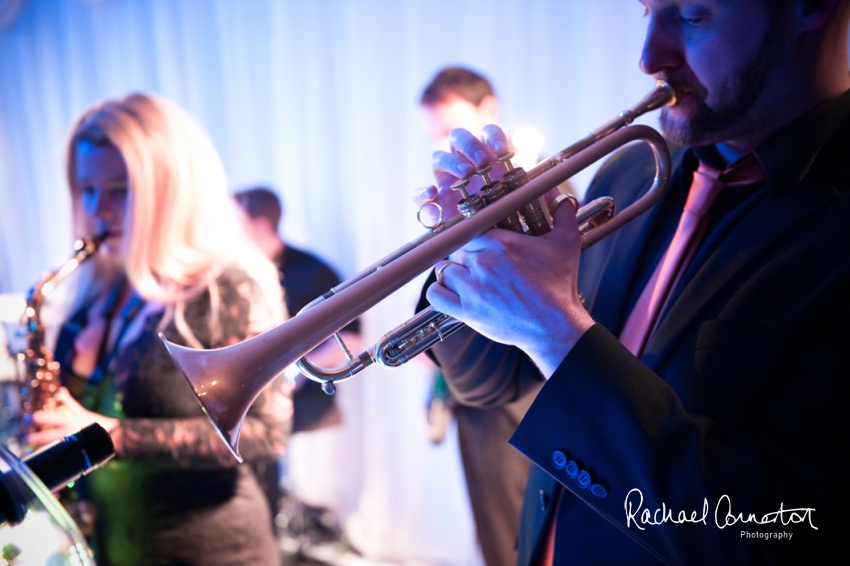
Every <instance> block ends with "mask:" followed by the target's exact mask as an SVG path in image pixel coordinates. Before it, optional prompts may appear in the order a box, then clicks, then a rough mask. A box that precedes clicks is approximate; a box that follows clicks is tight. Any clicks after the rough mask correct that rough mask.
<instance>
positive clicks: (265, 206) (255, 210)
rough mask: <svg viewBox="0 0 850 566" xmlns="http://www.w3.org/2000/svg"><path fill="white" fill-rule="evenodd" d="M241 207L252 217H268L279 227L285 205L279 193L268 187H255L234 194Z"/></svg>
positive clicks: (275, 226) (272, 223)
mask: <svg viewBox="0 0 850 566" xmlns="http://www.w3.org/2000/svg"><path fill="white" fill-rule="evenodd" d="M233 199H234V200H235V201H236V204H238V205H239V208H241V209H242V210H244V211H245V214H247V215H248V216H249V217H251V218H257V217H261V218H266V219H268V221H269V222H270V223H271V225H272V227H273V228H275V229H277V226H278V224H280V219H281V217H282V216H283V206H282V205H281V203H280V198H278V196H277V194H276V193H275V192H274V191H272V190H271V189H268V188H266V187H253V188H250V189H245V190H242V191H239V192H238V193H236V194H234V195H233Z"/></svg>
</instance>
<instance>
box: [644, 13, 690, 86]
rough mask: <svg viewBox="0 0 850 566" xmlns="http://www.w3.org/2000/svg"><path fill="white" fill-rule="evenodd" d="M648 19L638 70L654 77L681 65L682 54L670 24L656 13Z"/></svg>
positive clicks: (651, 14) (677, 38) (661, 15)
mask: <svg viewBox="0 0 850 566" xmlns="http://www.w3.org/2000/svg"><path fill="white" fill-rule="evenodd" d="M648 18H649V24H648V25H647V26H646V37H645V38H644V41H643V50H642V51H641V54H640V70H641V71H643V72H644V73H646V74H648V75H655V74H657V73H661V72H664V71H667V70H669V69H675V68H676V67H679V66H680V65H682V63H683V61H684V54H683V53H682V49H681V43H680V41H679V37H678V36H677V35H676V33H675V30H674V29H673V27H672V25H671V24H670V22H668V21H665V18H664V15H663V14H659V13H657V12H650V13H649V15H648Z"/></svg>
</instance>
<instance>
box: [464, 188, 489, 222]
mask: <svg viewBox="0 0 850 566" xmlns="http://www.w3.org/2000/svg"><path fill="white" fill-rule="evenodd" d="M485 206H487V203H486V202H484V199H483V198H481V195H480V194H478V193H476V194H474V195H469V196H468V197H467V198H465V199H463V200H461V201H460V202H459V203H457V209H458V210H459V211H460V213H461V214H463V216H464V217H465V218H469V217H470V216H472V215H473V214H475V213H476V212H478V211H479V210H481V209H482V208H484V207H485Z"/></svg>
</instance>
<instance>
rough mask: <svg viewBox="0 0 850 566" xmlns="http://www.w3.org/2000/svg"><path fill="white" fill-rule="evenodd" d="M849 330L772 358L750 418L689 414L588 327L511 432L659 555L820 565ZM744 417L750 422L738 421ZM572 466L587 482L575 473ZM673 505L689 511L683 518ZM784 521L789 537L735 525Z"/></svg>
mask: <svg viewBox="0 0 850 566" xmlns="http://www.w3.org/2000/svg"><path fill="white" fill-rule="evenodd" d="M848 310H850V309H846V308H845V309H844V311H845V312H844V314H845V316H846V315H847V314H849V313H848V312H846V311H848ZM848 339H850V332H848V330H847V328H846V325H845V327H844V328H843V329H842V328H840V325H833V326H831V327H830V328H828V329H823V328H822V329H821V332H820V333H819V334H818V335H816V336H812V337H810V339H809V340H807V342H806V343H805V344H798V348H800V349H801V350H798V351H797V352H795V354H794V356H792V357H793V358H794V361H789V363H788V365H786V366H785V367H784V368H776V371H777V372H780V374H779V375H777V376H776V377H777V379H775V380H771V379H768V382H774V383H773V385H772V387H771V386H768V387H767V388H766V389H765V390H764V391H763V392H761V394H760V395H756V396H754V397H753V398H754V399H755V401H754V403H761V406H755V405H753V406H752V407H751V408H750V411H751V414H750V415H746V414H745V415H743V416H739V417H737V418H733V417H732V414H733V413H732V412H731V411H730V412H728V413H727V414H724V412H723V411H721V412H720V413H719V414H718V415H716V416H715V417H714V418H708V417H706V416H704V415H700V414H698V413H696V412H688V411H686V410H685V408H684V407H683V405H682V403H681V401H680V399H679V397H678V396H677V395H676V393H675V392H674V391H673V389H672V388H671V387H670V386H669V385H668V384H667V383H665V381H664V380H662V379H661V378H660V377H659V376H658V375H656V374H655V373H653V372H652V371H650V370H649V368H647V367H646V366H645V365H644V364H643V363H641V362H640V361H639V360H638V359H636V358H635V357H634V356H632V355H631V353H630V352H628V350H626V349H625V347H623V346H622V345H621V344H620V343H619V341H618V340H617V339H616V338H615V337H614V336H613V335H612V334H610V333H609V332H608V331H607V330H606V329H605V328H604V327H602V326H601V325H598V324H597V325H596V326H594V327H593V328H591V329H590V330H589V331H588V332H587V333H586V334H585V336H584V337H582V339H581V340H580V341H579V343H578V344H577V345H576V347H575V348H574V349H573V350H572V351H571V353H570V354H569V355H568V356H567V358H566V359H565V360H564V362H563V363H562V364H561V366H560V367H559V368H558V370H557V371H556V372H555V374H554V375H553V376H552V377H551V378H550V379H549V381H548V383H547V384H546V385H545V386H544V388H543V390H542V391H541V393H540V394H539V395H538V397H537V399H536V401H535V402H534V404H533V405H532V407H531V409H530V410H529V412H528V413H527V415H526V418H525V419H524V420H523V421H522V423H521V424H520V426H519V428H518V429H517V432H516V433H515V435H514V437H513V438H512V440H511V443H512V444H513V445H514V446H515V447H516V448H518V449H519V450H520V451H521V452H523V453H524V454H525V455H526V456H528V457H529V458H530V459H531V460H532V461H533V462H534V463H535V464H537V465H538V466H539V467H541V468H542V469H543V470H544V471H546V472H547V473H548V474H550V475H551V476H552V477H553V478H555V479H556V480H557V481H559V482H560V483H562V484H563V485H564V487H565V488H566V489H568V490H570V491H571V492H572V493H573V494H575V495H576V496H577V497H578V498H579V499H580V500H582V501H583V502H584V503H585V504H587V505H589V506H590V507H591V508H593V509H594V510H595V511H596V512H598V513H599V514H600V515H602V516H603V517H604V518H605V519H607V520H608V521H609V522H610V523H612V524H613V525H614V526H616V527H617V528H619V529H620V530H621V531H622V532H624V533H625V534H626V535H628V536H630V537H632V538H633V539H634V540H635V541H636V542H638V543H639V544H641V545H642V546H643V547H644V548H646V549H647V550H648V551H650V552H651V553H652V554H654V555H655V556H656V557H658V558H660V559H661V560H662V561H664V562H667V563H670V564H721V563H723V564H730V563H738V561H739V562H740V563H775V562H777V561H779V562H782V563H786V561H789V562H788V563H827V562H828V561H827V560H826V559H825V555H826V554H828V553H829V552H834V551H835V550H836V547H837V545H838V541H839V540H840V536H841V532H843V531H844V528H843V527H846V526H847V519H846V518H844V516H843V515H846V511H845V509H846V506H847V503H848V490H847V487H846V482H845V478H846V472H847V469H846V464H845V463H842V462H846V456H847V455H848V454H847V448H846V447H847V446H848V440H850V439H848V434H847V432H846V430H847V428H846V426H844V424H843V423H842V421H843V417H842V416H841V413H842V409H843V407H845V406H846V401H847V395H846V394H845V393H841V392H840V391H839V387H838V384H839V383H840V382H841V377H840V376H841V375H845V376H846V361H847V360H846V356H845V355H844V354H842V353H840V352H841V346H840V344H842V343H845V344H846V341H847V340H848ZM759 382H761V383H764V381H763V380H759ZM813 392H816V393H813ZM730 402H731V403H734V402H735V401H734V400H730ZM748 416H753V417H756V418H755V420H756V422H750V423H745V422H742V419H743V420H746V419H747V418H748ZM736 419H737V420H736ZM833 435H834V436H833ZM559 454H561V455H563V458H561V457H559ZM576 471H578V472H579V476H581V475H582V473H583V474H585V476H584V480H585V482H582V481H579V479H581V478H580V477H579V478H576V479H574V478H573V477H571V476H575V472H576ZM582 483H587V484H588V485H585V486H582V485H581V484H582ZM600 486H601V489H600ZM629 505H631V511H630V510H629V508H628V506H629ZM782 509H784V510H786V511H785V512H782V513H779V511H780V510H782ZM790 509H798V511H796V512H793V513H792V512H790V511H788V510H790ZM809 509H811V510H809ZM644 510H648V512H649V513H650V514H651V515H650V516H649V517H648V519H649V520H648V521H647V522H644V521H643V520H642V519H643V517H644V515H643V513H644ZM656 510H661V511H656ZM667 510H669V511H670V512H671V513H672V514H671V515H670V516H669V517H668V518H667V519H666V520H665V519H664V517H665V511H667ZM680 512H684V517H685V518H687V519H691V518H695V519H697V520H696V521H695V522H690V523H689V522H686V521H682V520H680V519H682V516H681V515H680V514H679V513H680ZM750 514H753V516H752V517H750ZM703 517H704V518H703ZM677 521H678V524H677ZM652 523H659V524H652ZM785 531H790V532H792V533H793V535H792V536H793V538H792V540H791V541H780V540H771V539H764V538H757V539H753V538H749V537H747V536H746V535H744V534H742V533H743V532H747V533H753V532H757V533H782V532H785ZM837 548H841V547H837ZM840 552H841V553H843V554H845V555H846V553H847V551H846V549H841V550H840ZM822 554H823V555H824V561H823V562H821V561H819V558H820V557H821V555H822ZM831 560H834V559H831ZM795 561H796V562H795Z"/></svg>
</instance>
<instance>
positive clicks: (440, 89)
mask: <svg viewBox="0 0 850 566" xmlns="http://www.w3.org/2000/svg"><path fill="white" fill-rule="evenodd" d="M420 103H421V105H422V109H423V111H424V117H425V124H426V129H427V131H428V133H429V134H430V135H431V137H432V138H434V141H435V142H436V143H437V145H438V146H439V147H440V148H441V149H443V148H445V149H448V147H449V135H450V134H451V131H452V130H454V129H455V128H464V129H469V130H470V131H473V132H480V131H481V129H482V128H483V127H484V126H486V125H487V124H499V101H498V100H497V99H496V96H495V94H494V93H493V88H492V86H491V85H490V83H489V82H488V81H487V79H485V78H484V77H482V76H481V75H479V74H478V73H476V72H474V71H471V70H469V69H464V68H460V67H448V68H446V69H443V70H442V71H440V72H439V73H438V74H437V76H436V77H434V79H433V80H432V81H431V83H430V84H429V85H428V86H427V87H426V88H425V91H424V92H423V93H422V98H421V101H420ZM536 394H537V391H536V390H535V391H532V392H530V393H529V394H527V395H525V396H524V397H522V398H521V399H518V400H517V401H515V402H513V403H510V404H508V405H506V406H504V407H498V408H494V409H475V408H472V407H467V406H464V405H461V404H457V403H455V402H454V401H453V400H452V398H451V394H450V392H449V390H448V389H447V388H446V385H445V381H444V380H443V378H442V375H441V374H440V373H439V372H437V378H436V381H435V387H434V395H433V400H432V402H431V407H430V410H429V424H430V425H431V435H432V439H433V440H441V439H442V435H443V434H444V433H445V430H444V428H445V421H446V420H447V419H445V417H443V418H441V416H442V415H441V413H442V412H443V411H445V410H453V412H454V415H455V416H456V417H457V424H458V436H459V440H460V453H461V458H462V460H463V468H464V473H465V475H466V485H467V489H468V490H469V499H470V503H471V505H472V514H473V517H474V519H475V529H476V532H477V536H478V542H479V544H480V545H481V551H482V554H483V556H484V560H485V561H486V563H487V566H508V565H510V566H513V565H514V564H516V559H517V554H516V549H515V545H516V540H517V536H518V534H519V516H520V510H521V508H522V499H523V492H524V490H525V484H526V478H527V476H528V468H529V460H528V459H527V458H526V457H525V456H523V455H522V454H520V453H519V451H517V450H516V449H514V448H513V447H511V446H510V445H508V439H509V438H510V437H511V435H512V434H513V433H514V430H515V429H516V427H517V425H518V424H519V421H520V420H522V417H523V415H525V412H526V410H527V409H528V407H529V405H530V404H531V402H532V401H533V400H534V397H535V395H536ZM440 426H442V427H443V430H435V429H439V427H440Z"/></svg>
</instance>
